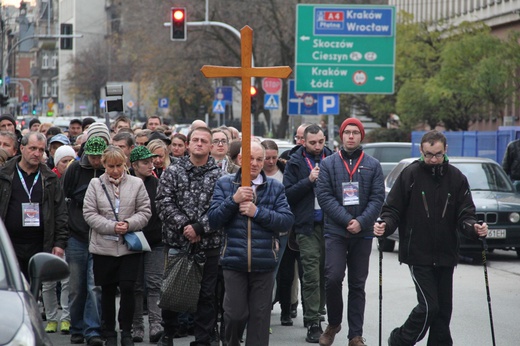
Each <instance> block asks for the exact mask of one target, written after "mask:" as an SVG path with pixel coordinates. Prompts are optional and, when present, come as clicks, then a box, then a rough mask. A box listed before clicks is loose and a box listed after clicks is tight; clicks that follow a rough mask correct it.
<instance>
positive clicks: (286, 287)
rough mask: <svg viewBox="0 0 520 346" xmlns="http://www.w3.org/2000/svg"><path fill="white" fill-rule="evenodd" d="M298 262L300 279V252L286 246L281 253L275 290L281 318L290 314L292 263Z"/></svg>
mask: <svg viewBox="0 0 520 346" xmlns="http://www.w3.org/2000/svg"><path fill="white" fill-rule="evenodd" d="M295 262H298V271H299V276H300V278H301V277H302V276H303V271H302V266H301V263H300V252H299V251H294V250H291V248H289V246H287V247H286V248H285V252H284V253H283V256H282V259H281V262H280V268H279V269H278V276H277V278H276V280H277V285H276V287H277V290H278V300H279V301H280V308H281V310H282V313H281V314H282V316H286V315H289V314H290V313H291V292H292V285H293V280H294V263H295Z"/></svg>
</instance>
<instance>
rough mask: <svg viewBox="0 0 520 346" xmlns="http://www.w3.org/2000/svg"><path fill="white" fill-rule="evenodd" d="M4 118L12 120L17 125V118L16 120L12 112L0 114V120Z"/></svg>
mask: <svg viewBox="0 0 520 346" xmlns="http://www.w3.org/2000/svg"><path fill="white" fill-rule="evenodd" d="M2 120H9V121H10V122H12V123H13V125H14V127H16V120H14V118H13V116H12V115H11V114H2V115H1V116H0V122H1V121H2Z"/></svg>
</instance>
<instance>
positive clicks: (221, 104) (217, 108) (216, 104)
mask: <svg viewBox="0 0 520 346" xmlns="http://www.w3.org/2000/svg"><path fill="white" fill-rule="evenodd" d="M213 113H216V114H224V113H226V103H225V101H218V100H215V101H213Z"/></svg>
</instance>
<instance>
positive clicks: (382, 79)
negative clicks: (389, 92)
mask: <svg viewBox="0 0 520 346" xmlns="http://www.w3.org/2000/svg"><path fill="white" fill-rule="evenodd" d="M375 80H378V81H380V82H382V81H384V80H385V77H383V76H377V77H376V78H375Z"/></svg>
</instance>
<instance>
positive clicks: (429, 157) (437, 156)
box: [424, 153, 444, 159]
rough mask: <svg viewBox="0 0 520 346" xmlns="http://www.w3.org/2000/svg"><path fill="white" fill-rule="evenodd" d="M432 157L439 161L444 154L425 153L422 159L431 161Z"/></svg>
mask: <svg viewBox="0 0 520 346" xmlns="http://www.w3.org/2000/svg"><path fill="white" fill-rule="evenodd" d="M434 156H435V158H436V159H441V158H442V157H443V156H444V153H437V154H432V153H425V154H424V157H425V158H426V159H433V157H434Z"/></svg>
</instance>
